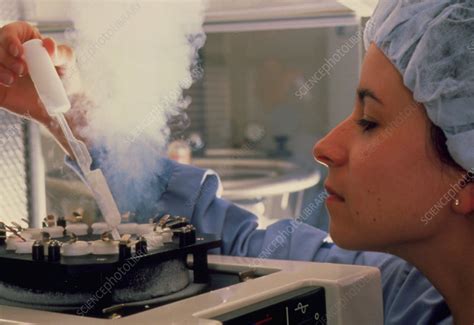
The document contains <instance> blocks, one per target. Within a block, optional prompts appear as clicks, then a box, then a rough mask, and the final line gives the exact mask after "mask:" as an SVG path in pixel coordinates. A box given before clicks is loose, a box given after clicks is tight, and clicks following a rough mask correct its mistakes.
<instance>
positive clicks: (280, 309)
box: [213, 286, 327, 325]
mask: <svg viewBox="0 0 474 325" xmlns="http://www.w3.org/2000/svg"><path fill="white" fill-rule="evenodd" d="M213 319H215V320H218V321H221V322H222V323H223V324H224V325H250V324H252V325H253V324H255V325H274V324H287V325H289V324H291V325H303V324H305V325H306V324H317V325H323V324H327V321H326V320H327V318H326V299H325V296H324V288H322V287H314V286H313V287H305V288H301V289H298V290H295V291H290V292H287V293H285V294H282V295H279V296H276V297H272V298H270V299H267V300H264V301H261V302H259V303H256V304H252V305H251V306H247V307H243V308H240V309H237V310H234V311H232V312H229V313H227V314H223V315H220V316H217V317H214V318H213Z"/></svg>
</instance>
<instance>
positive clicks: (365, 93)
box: [357, 88, 383, 105]
mask: <svg viewBox="0 0 474 325" xmlns="http://www.w3.org/2000/svg"><path fill="white" fill-rule="evenodd" d="M357 96H358V97H359V101H360V102H361V103H362V105H363V104H365V101H364V100H365V97H370V98H372V99H373V100H375V101H376V102H378V103H379V104H382V105H383V102H382V101H381V100H380V99H379V98H378V97H377V96H376V95H375V93H374V92H373V91H372V90H370V89H368V88H358V89H357Z"/></svg>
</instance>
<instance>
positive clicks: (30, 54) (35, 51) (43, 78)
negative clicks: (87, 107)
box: [23, 39, 71, 115]
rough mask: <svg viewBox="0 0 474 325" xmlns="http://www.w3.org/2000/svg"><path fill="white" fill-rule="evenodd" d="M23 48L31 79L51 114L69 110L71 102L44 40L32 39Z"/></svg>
mask: <svg viewBox="0 0 474 325" xmlns="http://www.w3.org/2000/svg"><path fill="white" fill-rule="evenodd" d="M23 48H24V49H25V55H24V56H25V61H26V64H27V65H28V70H29V73H30V76H31V79H32V80H33V83H34V85H35V88H36V91H37V92H38V95H39V97H40V99H41V101H42V102H43V104H44V106H45V107H46V110H47V111H48V113H49V115H56V114H59V113H65V112H67V111H68V110H69V109H70V108H71V103H70V102H69V99H68V97H67V94H66V90H65V89H64V86H63V84H62V82H61V79H60V78H59V75H58V73H57V71H56V69H55V67H54V64H53V61H52V60H51V58H50V57H49V54H48V51H46V49H45V48H44V47H43V41H42V40H39V39H34V40H30V41H28V42H26V43H24V44H23Z"/></svg>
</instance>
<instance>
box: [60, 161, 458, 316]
mask: <svg viewBox="0 0 474 325" xmlns="http://www.w3.org/2000/svg"><path fill="white" fill-rule="evenodd" d="M96 157H97V155H96ZM95 161H98V160H97V159H96V160H95ZM66 162H67V163H68V164H69V165H70V166H71V167H73V169H74V170H76V171H78V169H77V167H76V166H75V165H74V162H71V161H70V160H68V159H66ZM157 166H159V167H157V168H158V169H159V170H160V173H159V175H158V174H157V175H155V176H156V177H154V178H153V179H150V180H149V181H150V187H149V190H148V192H147V193H146V194H144V195H143V196H140V195H139V194H140V193H133V195H132V194H131V193H130V191H129V189H128V187H127V186H126V184H123V183H122V182H115V181H114V178H113V177H111V175H107V174H108V170H107V168H103V169H102V171H103V172H104V174H105V176H106V178H107V179H108V180H109V185H110V187H111V191H112V193H113V195H114V197H115V199H116V201H117V202H118V205H119V209H120V210H121V211H123V212H125V211H131V210H130V209H131V208H134V210H135V211H136V214H137V215H138V216H140V215H142V216H145V218H143V220H137V222H148V218H149V217H150V216H151V215H155V214H171V215H179V216H184V217H188V218H189V219H190V221H191V223H192V224H193V225H194V226H196V228H197V230H198V231H199V232H204V233H213V234H217V235H220V236H221V238H222V241H223V245H222V247H221V248H220V249H218V250H217V251H214V253H218V254H219V253H220V254H224V255H234V256H248V257H256V258H271V259H285V260H300V261H316V262H328V263H341V264H356V265H367V266H374V267H378V268H379V269H380V271H381V275H382V287H383V299H384V301H383V304H384V319H385V321H384V323H385V324H401V325H405V324H452V323H453V319H452V317H451V313H450V310H449V308H448V306H447V304H446V303H445V301H444V299H443V297H442V296H441V295H440V294H439V292H438V291H437V290H436V289H435V288H434V287H433V286H432V285H431V283H430V282H429V281H428V280H427V279H426V278H425V277H424V276H423V275H422V274H421V273H420V272H419V271H418V270H417V269H416V268H415V267H413V266H412V265H410V264H408V263H407V262H405V261H403V260H402V259H400V258H398V257H395V256H392V255H389V254H383V253H374V252H357V251H348V250H344V249H341V248H339V247H337V246H336V245H334V244H331V243H328V242H326V241H325V239H326V238H327V235H328V234H327V233H325V232H323V231H321V230H319V229H317V228H314V227H312V226H309V225H307V224H305V223H303V222H301V218H304V215H302V216H301V217H300V218H297V219H287V220H280V221H277V222H275V223H274V224H272V225H271V226H269V227H268V228H267V229H265V230H261V229H257V217H256V216H255V215H253V214H252V213H250V212H248V211H246V210H243V209H241V208H239V207H237V206H236V205H234V204H232V203H231V202H229V201H226V200H223V199H220V198H218V197H216V192H217V190H218V188H219V185H220V180H219V178H218V176H217V175H215V174H214V173H213V172H212V171H209V170H204V169H200V168H196V167H193V166H188V165H182V164H178V163H176V162H174V161H171V160H168V159H161V160H160V161H159V162H158V165H157ZM127 192H128V193H127ZM140 197H143V198H146V199H142V200H141V201H140V199H139V198H140ZM137 198H138V199H137ZM150 198H151V200H150ZM130 201H133V202H130ZM310 206H311V204H310ZM132 211H133V210H132ZM303 212H304V209H303Z"/></svg>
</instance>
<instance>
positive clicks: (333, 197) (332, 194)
mask: <svg viewBox="0 0 474 325" xmlns="http://www.w3.org/2000/svg"><path fill="white" fill-rule="evenodd" d="M324 188H325V189H326V192H327V193H328V194H329V196H328V197H327V198H326V202H344V201H345V200H344V198H343V197H342V196H341V195H339V194H338V193H337V192H336V191H334V190H333V189H332V188H331V187H330V186H329V185H324Z"/></svg>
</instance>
